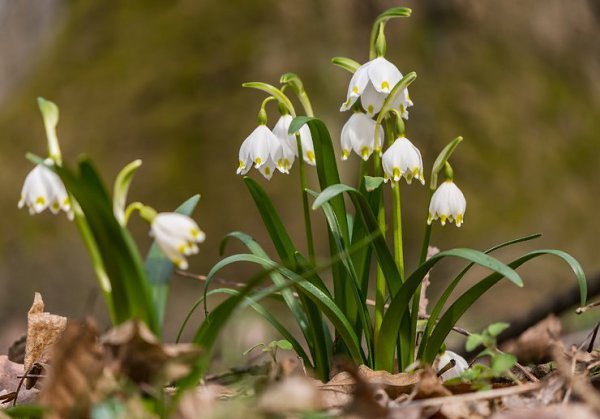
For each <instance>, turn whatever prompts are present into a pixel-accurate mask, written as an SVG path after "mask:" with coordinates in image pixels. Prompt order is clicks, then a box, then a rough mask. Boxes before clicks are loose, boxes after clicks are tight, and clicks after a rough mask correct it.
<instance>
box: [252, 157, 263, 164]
mask: <svg viewBox="0 0 600 419" xmlns="http://www.w3.org/2000/svg"><path fill="white" fill-rule="evenodd" d="M254 162H255V163H256V164H260V163H261V162H262V160H261V159H260V157H257V158H256V160H255V161H254Z"/></svg>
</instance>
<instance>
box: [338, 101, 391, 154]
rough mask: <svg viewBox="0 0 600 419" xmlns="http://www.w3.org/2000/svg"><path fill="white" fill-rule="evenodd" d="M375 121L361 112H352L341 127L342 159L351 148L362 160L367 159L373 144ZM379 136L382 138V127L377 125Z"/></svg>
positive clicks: (373, 146)
mask: <svg viewBox="0 0 600 419" xmlns="http://www.w3.org/2000/svg"><path fill="white" fill-rule="evenodd" d="M375 127H376V123H375V121H373V120H372V119H371V118H369V117H368V116H367V115H365V114H364V113H362V112H356V113H354V114H352V116H351V117H350V119H348V121H347V122H346V123H345V124H344V127H343V128H342V135H341V142H342V160H346V159H347V158H348V157H349V156H350V151H351V150H353V151H354V152H355V153H356V154H358V155H359V156H360V158H362V159H363V160H368V159H369V157H371V154H373V150H374V149H376V148H378V147H376V146H375ZM379 138H383V128H381V127H379Z"/></svg>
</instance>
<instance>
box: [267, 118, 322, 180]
mask: <svg viewBox="0 0 600 419" xmlns="http://www.w3.org/2000/svg"><path fill="white" fill-rule="evenodd" d="M292 120H293V118H292V116H291V115H289V114H285V115H281V117H280V118H279V120H277V123H276V124H275V126H274V127H273V134H275V136H276V137H277V138H278V139H279V141H280V142H281V144H282V146H283V160H282V165H283V168H284V169H285V170H286V171H285V172H283V173H289V169H290V168H291V166H292V164H293V163H294V158H295V157H298V145H297V144H296V135H295V134H288V132H289V129H290V124H291V123H292ZM299 134H300V144H301V145H302V154H303V156H302V157H303V158H304V161H305V162H306V163H308V164H310V165H311V166H314V165H315V164H316V161H315V148H314V146H313V140H312V136H311V135H310V128H308V125H303V126H302V128H300V131H299ZM286 160H287V161H286ZM280 170H281V169H280Z"/></svg>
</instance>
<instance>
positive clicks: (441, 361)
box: [435, 351, 469, 381]
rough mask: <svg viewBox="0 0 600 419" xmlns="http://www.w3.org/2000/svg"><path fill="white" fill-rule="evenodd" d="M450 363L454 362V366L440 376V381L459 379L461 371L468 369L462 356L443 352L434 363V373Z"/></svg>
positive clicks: (467, 364)
mask: <svg viewBox="0 0 600 419" xmlns="http://www.w3.org/2000/svg"><path fill="white" fill-rule="evenodd" d="M451 362H454V366H453V367H452V368H450V369H448V370H447V371H445V372H444V373H443V374H442V375H441V376H440V378H441V379H442V381H448V380H451V379H452V378H456V377H459V376H460V375H461V374H462V373H463V371H465V370H467V369H469V363H468V362H467V361H466V360H465V359H464V358H463V357H462V356H460V355H459V354H457V353H456V352H452V351H444V353H442V354H441V355H439V356H438V358H437V361H436V363H435V370H436V372H439V371H441V370H442V368H444V367H446V365H448V364H450V363H451Z"/></svg>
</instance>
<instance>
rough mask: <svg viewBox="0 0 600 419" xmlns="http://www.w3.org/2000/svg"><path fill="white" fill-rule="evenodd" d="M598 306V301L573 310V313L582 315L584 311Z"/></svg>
mask: <svg viewBox="0 0 600 419" xmlns="http://www.w3.org/2000/svg"><path fill="white" fill-rule="evenodd" d="M598 306H600V301H596V302H594V303H591V304H588V305H587V306H583V307H578V308H577V310H575V313H577V314H583V313H585V312H586V311H588V310H589V309H591V308H594V307H598Z"/></svg>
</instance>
